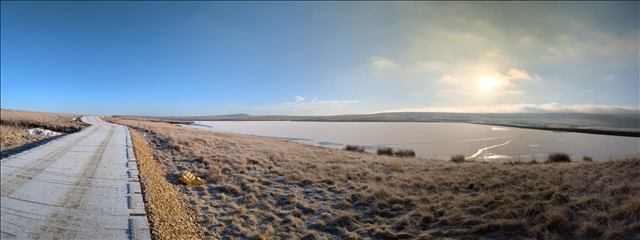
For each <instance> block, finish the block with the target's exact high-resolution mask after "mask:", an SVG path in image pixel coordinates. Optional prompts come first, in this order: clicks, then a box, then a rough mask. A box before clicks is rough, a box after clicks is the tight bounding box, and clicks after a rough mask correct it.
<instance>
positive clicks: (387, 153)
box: [376, 147, 393, 156]
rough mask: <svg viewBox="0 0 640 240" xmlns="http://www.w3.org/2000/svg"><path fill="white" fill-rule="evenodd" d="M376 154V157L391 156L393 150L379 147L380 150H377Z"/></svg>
mask: <svg viewBox="0 0 640 240" xmlns="http://www.w3.org/2000/svg"><path fill="white" fill-rule="evenodd" d="M376 153H377V154H378V155H384V156H393V148H390V147H381V148H378V150H377V151H376Z"/></svg>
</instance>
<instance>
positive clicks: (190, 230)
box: [131, 131, 204, 239]
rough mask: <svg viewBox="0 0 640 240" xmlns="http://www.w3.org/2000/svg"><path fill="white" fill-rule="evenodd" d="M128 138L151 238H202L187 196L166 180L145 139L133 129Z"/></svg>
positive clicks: (201, 232) (200, 228) (201, 230)
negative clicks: (134, 157)
mask: <svg viewBox="0 0 640 240" xmlns="http://www.w3.org/2000/svg"><path fill="white" fill-rule="evenodd" d="M131 140H132V142H133V147H134V153H135V155H136V159H137V160H138V169H139V170H140V183H141V187H142V193H143V194H144V204H145V207H146V211H147V213H148V216H149V222H150V225H151V234H152V236H153V238H154V239H202V237H203V232H204V230H203V229H202V227H201V226H199V225H198V224H197V223H196V222H195V218H194V216H193V212H192V211H191V209H190V208H189V207H187V201H186V198H185V197H184V196H183V195H181V194H180V191H179V190H178V189H176V187H174V186H173V185H171V184H170V183H169V182H167V180H166V179H165V172H164V170H163V169H162V168H161V167H160V165H158V163H156V162H155V161H153V159H152V155H151V154H152V152H151V150H150V149H149V147H148V146H147V143H146V142H145V141H144V140H143V139H142V138H141V137H140V135H138V133H136V132H135V131H131Z"/></svg>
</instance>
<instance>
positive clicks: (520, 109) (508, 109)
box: [380, 103, 640, 114]
mask: <svg viewBox="0 0 640 240" xmlns="http://www.w3.org/2000/svg"><path fill="white" fill-rule="evenodd" d="M382 112H461V113H602V114H620V113H624V114H640V107H637V106H636V107H632V106H613V105H602V104H559V103H543V104H530V103H519V104H498V105H485V106H467V107H417V108H403V109H393V110H386V111H380V113H382Z"/></svg>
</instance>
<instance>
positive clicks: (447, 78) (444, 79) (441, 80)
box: [438, 74, 459, 84]
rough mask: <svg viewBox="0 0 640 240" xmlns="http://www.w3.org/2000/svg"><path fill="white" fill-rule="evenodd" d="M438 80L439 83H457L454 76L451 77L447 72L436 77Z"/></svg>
mask: <svg viewBox="0 0 640 240" xmlns="http://www.w3.org/2000/svg"><path fill="white" fill-rule="evenodd" d="M438 82H439V83H444V84H456V83H459V81H458V79H457V78H455V77H453V76H451V75H449V74H446V75H444V76H442V77H440V78H439V79H438Z"/></svg>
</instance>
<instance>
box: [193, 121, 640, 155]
mask: <svg viewBox="0 0 640 240" xmlns="http://www.w3.org/2000/svg"><path fill="white" fill-rule="evenodd" d="M189 126H190V127H194V128H201V129H206V130H212V131H219V132H231V133H240V134H247V135H256V136H266V137H277V138H285V139H290V140H294V141H298V142H302V143H307V144H313V145H321V146H327V147H335V148H343V147H344V145H346V144H355V145H360V146H365V147H366V148H367V150H368V151H375V150H376V149H377V148H378V147H380V146H388V147H393V148H395V149H412V150H414V151H415V152H416V154H418V155H419V156H422V157H429V158H439V159H449V158H450V157H451V155H453V154H463V155H465V156H466V157H468V158H474V159H476V160H487V161H491V160H509V159H514V160H531V159H537V160H538V161H540V160H544V159H546V156H547V154H549V153H555V152H562V153H567V154H570V155H571V156H572V158H573V159H574V160H580V159H582V157H583V156H590V157H592V158H594V159H596V160H607V159H612V158H621V157H628V156H639V155H640V138H634V137H619V136H606V135H595V134H584V133H570V132H553V131H545V130H533V129H523V128H511V127H498V126H489V125H477V124H468V123H441V122H437V123H407V122H295V121H198V122H196V123H195V124H194V125H189Z"/></svg>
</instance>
